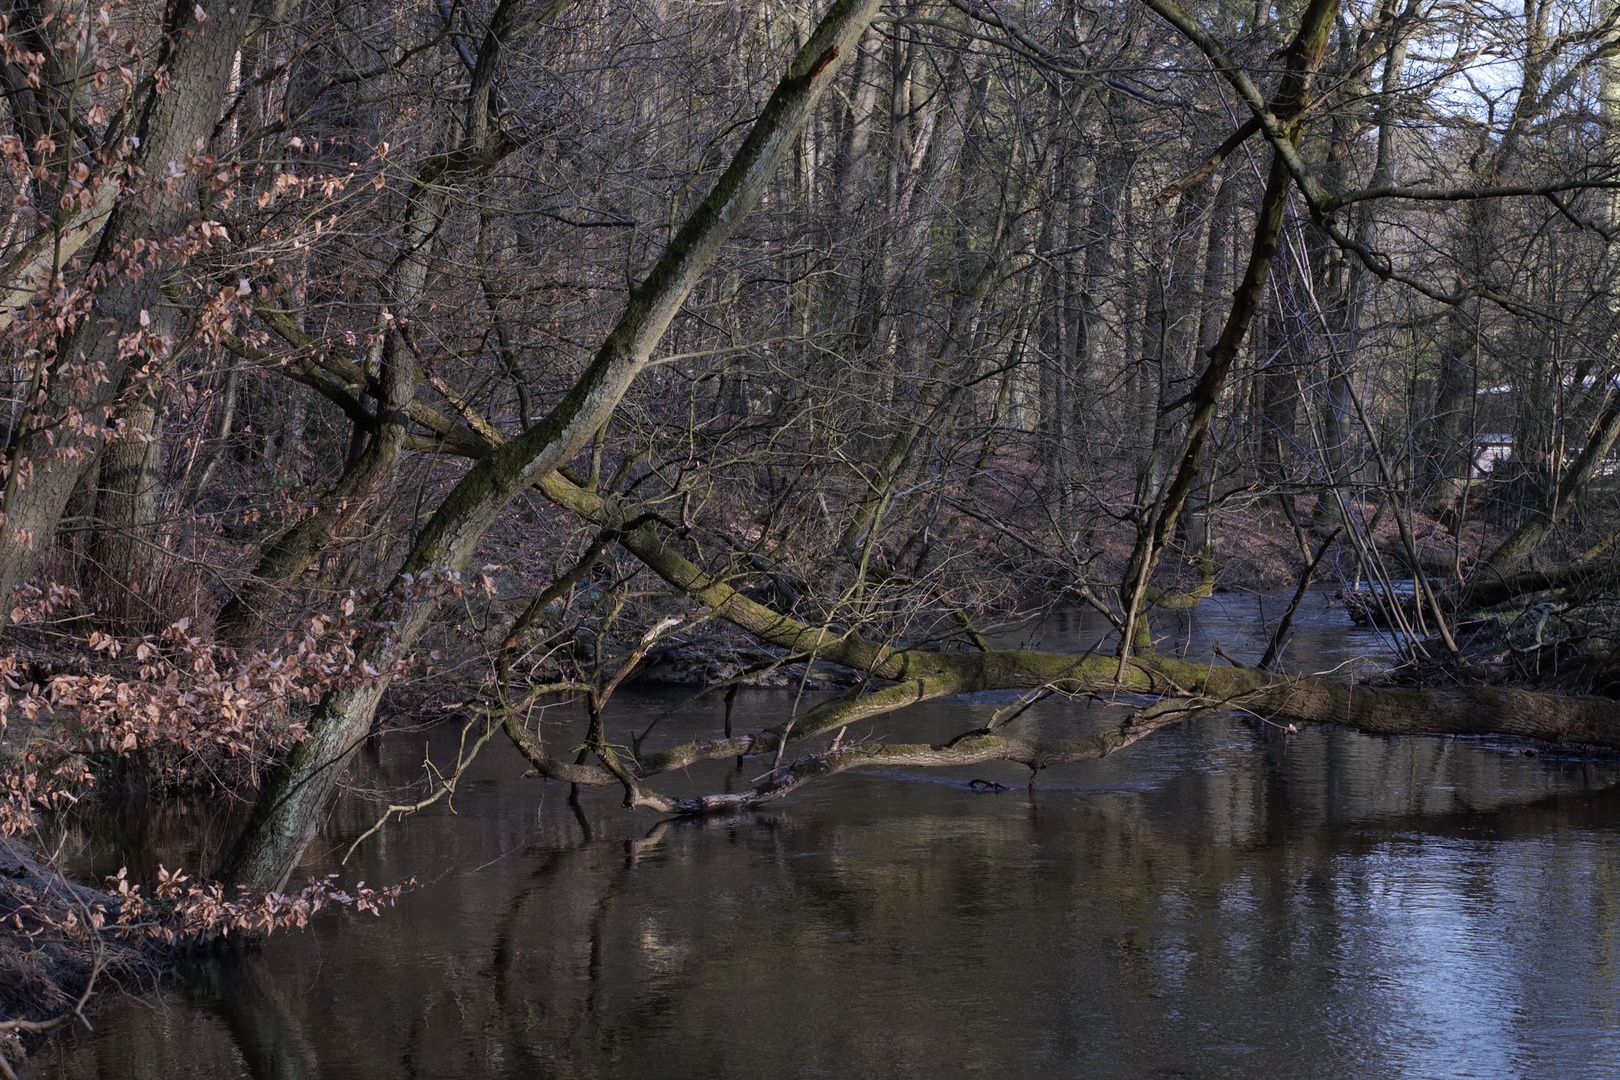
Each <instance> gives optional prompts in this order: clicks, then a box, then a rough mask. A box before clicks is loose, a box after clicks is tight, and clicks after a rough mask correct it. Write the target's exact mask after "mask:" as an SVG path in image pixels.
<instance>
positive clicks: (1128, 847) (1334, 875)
mask: <svg viewBox="0 0 1620 1080" xmlns="http://www.w3.org/2000/svg"><path fill="white" fill-rule="evenodd" d="M1266 603H1267V609H1266V611H1265V614H1267V615H1275V614H1276V613H1278V612H1280V609H1281V602H1280V601H1271V600H1268V601H1267V602H1266ZM1255 604H1256V601H1255V600H1253V599H1252V598H1249V599H1232V600H1228V601H1226V603H1225V604H1224V605H1217V606H1214V607H1211V608H1209V609H1208V610H1207V611H1206V612H1203V613H1201V614H1200V618H1199V622H1198V623H1197V624H1196V625H1194V624H1191V623H1183V624H1179V629H1178V627H1169V628H1167V630H1166V632H1167V633H1168V632H1170V631H1171V630H1174V631H1176V632H1178V633H1182V632H1184V633H1185V635H1186V640H1187V643H1188V647H1189V648H1191V649H1192V650H1193V651H1194V652H1195V653H1198V652H1200V651H1202V650H1203V649H1205V648H1207V647H1208V640H1209V639H1210V638H1211V637H1213V638H1215V639H1217V640H1219V641H1220V643H1221V645H1222V647H1223V648H1225V649H1226V650H1227V651H1228V652H1229V653H1232V654H1234V655H1238V656H1241V657H1244V658H1248V659H1252V657H1253V655H1257V652H1258V649H1257V647H1256V643H1257V641H1259V638H1258V637H1257V635H1256V632H1255V629H1254V627H1255V626H1256V625H1257V622H1258V618H1257V617H1258V616H1259V615H1260V614H1261V613H1260V612H1259V611H1257V610H1255ZM1339 618H1340V616H1339V615H1338V613H1333V612H1326V611H1324V610H1322V606H1321V605H1320V604H1319V603H1315V602H1314V601H1313V605H1312V608H1311V610H1310V611H1309V612H1308V617H1307V618H1306V620H1305V624H1304V625H1303V626H1302V627H1301V631H1300V638H1299V639H1298V640H1297V641H1296V646H1295V652H1294V653H1292V654H1291V655H1292V656H1293V662H1294V666H1296V667H1301V668H1305V669H1312V668H1318V669H1323V668H1329V667H1334V666H1336V665H1338V664H1341V663H1343V662H1345V661H1347V660H1349V659H1351V657H1353V656H1354V655H1357V654H1358V653H1364V652H1367V651H1369V650H1371V649H1373V648H1375V647H1376V640H1375V639H1374V638H1372V637H1370V636H1367V635H1365V634H1358V633H1357V632H1354V631H1349V630H1348V629H1347V628H1345V627H1343V626H1341V625H1339V624H1338V619H1339ZM1086 625H1087V624H1085V623H1084V621H1083V620H1081V621H1078V622H1076V623H1075V624H1074V625H1066V624H1048V626H1047V627H1046V628H1045V629H1044V631H1043V635H1044V637H1045V640H1046V642H1047V644H1049V645H1052V646H1065V645H1072V644H1073V643H1074V642H1075V641H1078V640H1079V639H1080V638H1081V637H1082V636H1083V631H1085V629H1086ZM1259 647H1261V648H1263V642H1261V643H1260V646H1259ZM687 696H688V695H684V694H680V693H676V692H669V693H651V692H641V693H637V694H635V695H633V696H631V695H626V696H624V697H623V698H622V699H621V701H620V702H619V704H618V713H617V719H616V722H617V723H619V724H621V725H623V726H625V727H628V726H629V725H630V723H631V722H632V721H635V722H636V723H638V724H645V723H646V722H648V721H649V720H651V719H652V718H653V717H655V716H659V715H661V714H663V713H664V712H666V711H667V710H668V709H669V708H670V707H671V706H673V705H676V704H678V703H680V702H682V701H684V700H685V698H686V697H687ZM738 707H739V720H740V722H741V723H742V724H743V725H744V726H752V725H754V724H759V723H765V722H770V721H773V720H776V719H779V718H781V717H783V716H785V715H786V714H787V713H788V711H789V710H790V709H791V708H792V707H793V697H792V695H791V694H786V693H767V692H754V693H749V694H744V695H740V696H739V699H738ZM991 708H993V705H990V704H987V703H975V702H964V701H951V702H945V703H942V704H938V705H935V706H932V707H930V708H929V710H928V712H927V714H926V715H922V716H918V717H909V716H908V717H907V718H905V720H904V722H903V723H902V720H901V718H899V717H891V718H883V719H880V720H879V721H878V722H877V723H876V724H875V725H874V728H873V731H874V732H875V734H876V735H877V736H878V737H890V738H895V737H898V738H905V739H907V740H910V739H915V738H933V737H937V736H941V735H945V734H948V733H949V732H951V731H953V730H959V729H960V728H962V727H965V726H968V725H971V724H972V723H974V722H976V718H982V717H983V716H984V714H985V713H986V712H987V711H988V710H989V709H991ZM1116 716H1117V714H1116V713H1114V712H1113V711H1112V710H1108V709H1105V708H1103V707H1101V706H1097V705H1088V704H1085V703H1078V702H1063V701H1056V702H1044V703H1042V704H1040V705H1038V706H1036V708H1035V709H1034V710H1032V713H1031V715H1030V716H1029V717H1028V718H1026V719H1025V720H1023V721H1020V723H1021V724H1026V725H1028V727H1029V728H1031V729H1033V730H1037V731H1042V732H1047V733H1058V732H1063V733H1070V732H1074V731H1076V730H1080V729H1084V728H1086V727H1090V726H1094V725H1098V724H1101V723H1106V722H1109V720H1110V718H1111V717H1116ZM559 723H562V720H561V719H560V720H559ZM661 724H662V726H661V727H660V729H659V732H660V735H659V736H655V737H654V739H653V740H651V741H650V743H649V745H651V742H655V741H657V740H658V739H659V737H660V736H661V737H662V738H664V739H667V740H674V739H676V738H679V737H682V736H685V735H690V734H695V733H705V734H707V733H711V732H714V731H715V730H716V729H717V728H718V725H719V711H718V706H716V705H713V704H711V703H710V702H709V701H707V700H705V701H703V702H699V703H697V704H696V705H693V706H690V707H687V708H685V709H682V710H681V711H679V712H677V713H675V714H674V715H672V716H670V717H669V718H667V719H665V720H663V721H662V722H661ZM666 729H667V730H666ZM858 736H859V733H856V732H855V731H853V730H852V731H851V732H850V734H849V735H848V736H846V737H848V738H853V737H858ZM550 737H553V738H566V737H567V736H566V735H564V734H562V733H559V732H554V733H552V734H551V736H550ZM455 738H456V733H455V732H453V731H443V730H441V731H436V732H431V733H419V734H415V735H409V734H395V735H391V736H389V737H388V738H386V739H384V740H382V741H381V742H380V744H378V745H376V746H374V747H371V748H368V755H367V759H366V763H365V765H364V767H363V769H362V782H363V783H365V784H367V785H371V786H378V787H386V786H389V785H397V784H403V783H406V782H408V781H410V780H412V779H413V778H415V777H417V776H419V775H420V772H421V766H422V760H423V756H424V748H425V747H428V746H429V745H431V749H432V754H433V756H434V758H435V760H436V761H439V762H441V763H443V762H445V761H446V760H449V759H452V758H453V756H454V749H455ZM1525 749H1526V744H1514V743H1508V742H1502V743H1488V742H1480V741H1472V740H1458V739H1439V738H1434V739H1383V738H1376V737H1370V736H1363V735H1357V734H1354V733H1351V732H1346V731H1339V730H1334V729H1327V728H1321V729H1310V730H1307V731H1305V732H1303V733H1302V734H1300V735H1297V736H1285V735H1283V734H1281V733H1280V732H1278V731H1277V730H1276V729H1275V728H1274V727H1269V726H1267V725H1265V724H1263V723H1261V722H1260V721H1258V720H1256V719H1254V718H1243V717H1233V718H1217V719H1209V720H1202V721H1199V722H1197V723H1195V724H1193V725H1190V726H1188V727H1185V728H1183V729H1180V730H1171V731H1168V732H1165V733H1163V734H1160V735H1158V736H1155V737H1154V738H1152V739H1150V740H1147V741H1145V742H1143V743H1140V744H1138V745H1136V746H1134V747H1132V748H1130V749H1128V750H1126V751H1124V752H1122V753H1120V754H1118V755H1116V756H1114V757H1111V758H1108V759H1105V760H1103V761H1100V762H1091V763H1084V764H1077V765H1072V766H1064V767H1061V768H1054V769H1051V770H1049V771H1048V772H1046V773H1044V774H1042V779H1041V783H1040V785H1039V787H1038V788H1037V790H1036V791H1035V792H1034V793H1033V794H1031V793H1029V792H1028V791H1027V790H1026V789H1025V787H1024V773H1023V770H1021V769H1018V768H1010V767H1009V768H999V769H998V768H992V767H979V768H976V769H973V770H969V771H966V772H954V773H952V772H945V773H941V772H920V771H919V772H908V771H884V772H875V773H866V774H846V775H844V776H841V777H836V778H834V779H832V780H829V781H826V782H824V783H821V784H818V785H812V786H810V787H807V788H804V789H802V790H801V791H800V792H799V793H797V794H796V795H794V796H793V797H791V798H790V799H789V800H788V801H786V802H784V803H781V804H777V805H775V806H773V807H771V808H769V809H767V810H765V811H762V812H758V813H754V814H750V815H746V816H739V817H733V818H726V819H719V820H712V821H704V822H678V823H665V824H658V823H657V822H656V820H655V819H654V818H652V817H650V816H648V815H646V814H645V813H642V814H638V815H634V816H632V815H629V814H627V813H626V812H625V811H623V810H622V809H620V808H619V807H618V805H617V803H618V799H617V797H616V796H615V795H614V794H613V793H610V792H590V793H587V794H586V795H585V797H584V798H583V800H582V803H581V806H580V807H579V808H578V812H576V808H574V807H572V806H570V804H569V803H568V801H567V789H566V788H564V787H561V786H558V785H550V786H546V785H542V784H540V783H538V782H537V781H535V780H532V779H523V778H522V776H521V774H522V773H523V771H524V763H523V762H522V761H521V760H520V759H519V758H518V757H517V756H516V754H515V752H513V751H511V750H510V749H509V748H508V747H506V746H505V745H503V744H498V743H491V745H490V747H489V749H488V750H487V751H486V752H485V756H484V757H483V759H482V760H480V762H479V763H478V764H477V765H476V766H475V769H474V773H475V775H474V776H473V777H472V779H471V780H470V781H468V782H466V783H465V784H464V786H463V788H462V791H461V794H460V795H458V797H457V799H456V803H455V813H454V814H451V813H449V812H448V811H447V810H446V809H444V808H442V807H441V808H435V809H433V810H431V811H428V812H426V813H424V814H422V815H419V816H418V817H415V818H412V819H410V820H408V821H406V822H404V823H402V824H400V825H397V826H392V827H390V828H389V829H387V830H385V831H384V832H382V833H381V834H379V835H378V836H377V837H375V838H373V839H372V840H371V841H369V842H368V843H367V845H366V846H364V847H363V848H362V849H361V850H360V851H359V853H357V854H356V856H355V857H354V859H353V860H352V861H351V863H350V865H349V866H348V867H347V868H345V869H344V873H345V879H346V880H353V879H354V878H363V879H365V880H367V881H370V882H372V883H374V884H380V883H388V882H393V881H398V880H401V879H403V878H405V877H407V876H409V875H411V874H415V875H417V876H418V877H419V878H421V879H422V880H423V882H424V885H423V887H421V888H420V889H418V890H417V891H415V892H413V893H411V894H409V895H407V896H406V897H404V898H403V899H402V900H401V901H400V904H399V906H398V908H397V909H395V910H394V911H392V912H390V913H388V914H387V915H386V916H384V917H383V918H373V917H371V916H367V915H355V914H352V913H333V914H323V915H322V916H320V917H319V918H318V919H317V921H316V924H315V926H314V927H313V928H312V929H311V930H310V931H308V932H307V933H302V934H290V935H284V936H278V937H275V938H273V939H271V940H270V941H269V942H268V943H266V944H265V945H264V947H263V948H262V949H261V950H259V951H258V952H257V953H256V954H254V955H251V956H248V957H243V958H237V959H231V960H228V961H218V962H211V963H209V964H206V965H200V966H199V967H198V969H197V970H195V971H193V972H192V973H191V974H190V976H189V977H187V978H185V979H183V980H177V981H175V982H172V983H170V984H168V985H166V986H165V988H164V989H162V990H161V991H159V992H158V993H155V994H148V995H145V996H141V997H128V998H118V997H109V998H105V999H102V1000H101V1001H100V1002H99V1004H98V1005H97V1006H96V1007H95V1009H94V1010H93V1012H92V1014H91V1019H92V1021H93V1022H94V1023H95V1025H96V1031H95V1033H94V1034H89V1033H84V1032H78V1033H75V1034H73V1035H72V1036H69V1037H66V1038H62V1039H59V1040H58V1041H57V1042H55V1043H54V1044H52V1045H51V1046H50V1047H49V1048H48V1049H47V1050H46V1051H45V1052H44V1053H42V1054H41V1056H40V1057H39V1058H38V1060H37V1061H36V1063H35V1065H34V1066H33V1067H32V1072H31V1075H32V1076H36V1077H42V1078H43V1077H51V1078H58V1077H61V1078H75V1080H79V1078H83V1080H89V1078H92V1077H104V1078H124V1077H140V1078H153V1080H157V1078H176V1080H181V1078H205V1077H206V1078H215V1077H220V1078H226V1077H253V1078H257V1080H272V1078H274V1080H295V1078H315V1077H321V1078H326V1080H361V1078H371V1077H377V1078H392V1077H485V1076H488V1077H514V1078H515V1077H559V1078H573V1077H601V1078H617V1077H623V1078H627V1080H628V1078H659V1077H671V1078H674V1077H681V1078H694V1080H702V1078H711V1077H713V1078H733V1077H735V1078H754V1077H811V1076H831V1077H912V1076H915V1077H952V1076H999V1077H1024V1076H1031V1077H1047V1076H1051V1077H1086V1078H1090V1077H1100V1078H1109V1077H1346V1078H1352V1077H1354V1078H1362V1077H1403V1078H1406V1077H1412V1078H1418V1077H1504V1078H1508V1077H1511V1078H1520V1077H1526V1078H1528V1077H1538V1078H1539V1077H1546V1078H1549V1080H1579V1078H1597V1077H1616V1076H1620V787H1616V786H1615V784H1616V781H1617V780H1620V764H1617V763H1616V762H1614V761H1613V760H1602V761H1593V760H1590V759H1587V760H1582V759H1578V758H1575V757H1572V756H1561V755H1559V754H1557V753H1549V752H1546V750H1545V748H1542V749H1538V751H1537V753H1536V756H1533V757H1532V756H1528V755H1527V754H1526V753H1525ZM766 767H767V766H766V765H764V764H761V763H758V762H752V761H751V762H748V763H746V764H745V765H744V766H743V770H742V772H741V773H740V774H739V773H737V772H736V771H735V770H734V769H733V768H732V767H731V766H730V765H729V764H721V765H716V766H713V767H708V768H705V769H703V770H693V772H692V774H691V776H690V777H686V778H682V779H678V780H676V781H674V782H672V783H668V784H665V785H664V786H665V787H666V788H667V789H669V790H674V791H681V792H687V791H693V792H695V791H700V790H718V789H724V788H725V786H726V785H727V783H728V782H729V783H733V784H738V783H746V782H747V781H748V780H749V779H751V778H752V777H754V776H755V775H757V774H758V773H761V772H763V771H765V768H766ZM739 777H740V779H739ZM976 777H985V778H993V779H997V780H1000V781H1002V782H1004V783H1008V784H1011V785H1014V787H1015V790H1013V791H1009V792H1006V793H1003V794H995V795H988V794H976V793H974V792H972V791H969V790H968V789H967V786H966V782H967V781H968V780H971V779H974V778H976ZM374 815H375V810H374V809H373V808H372V807H370V806H368V805H366V804H363V803H361V802H359V801H358V800H354V799H349V800H345V801H344V802H343V803H341V804H340V805H339V807H338V808H337V810H336V811H335V812H334V814H333V817H332V820H331V822H330V823H329V825H328V828H327V830H326V832H325V833H324V834H323V835H322V837H321V839H320V840H319V841H318V850H317V851H314V852H312V856H311V862H310V866H309V871H310V872H311V873H325V872H327V871H328V870H331V869H335V868H336V861H337V858H338V856H340V855H341V852H342V849H343V848H344V847H346V846H347V843H348V842H349V841H350V840H352V839H353V838H354V837H355V836H357V835H359V834H360V833H361V832H362V831H364V829H365V828H366V826H368V825H369V824H370V823H371V821H372V820H373V819H374ZM218 816H219V815H218V813H217V812H215V811H211V810H210V808H207V807H191V808H190V809H189V810H188V811H187V812H186V813H184V814H182V813H180V812H179V811H177V810H173V809H170V810H168V811H166V812H165V813H164V814H162V815H147V816H142V815H139V814H125V815H124V816H123V818H122V819H121V820H120V821H117V822H103V823H100V824H99V825H98V826H96V827H95V828H93V829H92V828H90V827H88V826H87V827H86V836H87V838H88V839H87V844H88V847H87V849H86V851H85V853H84V856H83V858H84V859H85V861H86V864H87V865H94V866H96V867H97V868H98V869H116V867H117V864H118V861H120V860H122V861H125V862H128V863H129V864H130V866H131V869H132V871H133V872H135V873H136V875H137V876H142V877H145V878H146V879H148V880H150V878H151V876H152V875H153V873H154V872H155V867H156V863H157V861H158V860H160V859H162V860H167V862H168V864H169V865H171V866H172V865H174V864H175V863H176V862H187V860H190V864H191V865H195V861H196V859H197V857H198V852H199V851H201V850H203V849H205V848H206V847H207V846H208V845H209V844H210V843H211V842H212V841H211V839H210V836H211V830H212V831H214V832H219V831H223V828H224V827H223V826H222V825H220V824H219V823H218V820H217V819H218ZM119 845H129V846H130V847H131V848H138V849H139V851H138V852H134V853H132V852H131V851H130V850H129V848H126V849H125V850H123V851H120V850H119ZM137 856H138V857H137Z"/></svg>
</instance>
